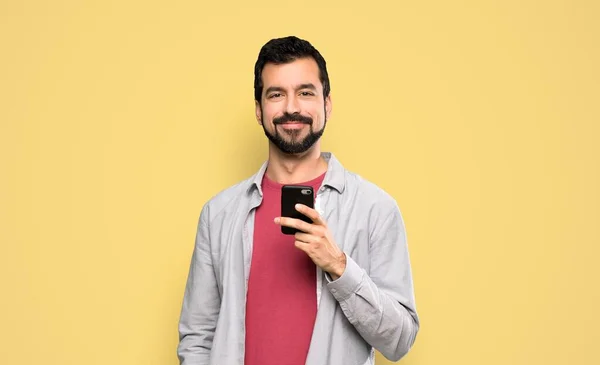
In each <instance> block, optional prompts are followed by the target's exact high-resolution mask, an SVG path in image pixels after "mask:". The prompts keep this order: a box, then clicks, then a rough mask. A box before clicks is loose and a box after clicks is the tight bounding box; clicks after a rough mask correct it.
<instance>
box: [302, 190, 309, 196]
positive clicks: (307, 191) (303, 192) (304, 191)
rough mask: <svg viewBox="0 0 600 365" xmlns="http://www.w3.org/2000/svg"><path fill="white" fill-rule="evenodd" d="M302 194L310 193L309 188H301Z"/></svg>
mask: <svg viewBox="0 0 600 365" xmlns="http://www.w3.org/2000/svg"><path fill="white" fill-rule="evenodd" d="M302 194H304V195H310V189H302Z"/></svg>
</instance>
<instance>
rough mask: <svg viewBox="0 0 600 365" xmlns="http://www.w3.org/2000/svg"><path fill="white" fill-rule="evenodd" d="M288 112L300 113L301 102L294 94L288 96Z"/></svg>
mask: <svg viewBox="0 0 600 365" xmlns="http://www.w3.org/2000/svg"><path fill="white" fill-rule="evenodd" d="M286 112H288V113H289V114H294V113H300V103H299V102H298V98H296V96H295V95H294V94H292V95H290V96H289V97H288V98H287V104H286Z"/></svg>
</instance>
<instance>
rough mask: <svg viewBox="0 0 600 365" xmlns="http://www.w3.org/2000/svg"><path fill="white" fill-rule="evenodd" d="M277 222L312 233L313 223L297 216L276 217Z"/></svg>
mask: <svg viewBox="0 0 600 365" xmlns="http://www.w3.org/2000/svg"><path fill="white" fill-rule="evenodd" d="M275 223H277V224H279V225H282V226H285V227H290V228H296V229H298V230H300V231H302V232H306V233H311V232H312V230H313V228H312V227H313V225H312V224H310V223H306V222H305V221H302V220H300V219H296V218H289V217H277V218H275Z"/></svg>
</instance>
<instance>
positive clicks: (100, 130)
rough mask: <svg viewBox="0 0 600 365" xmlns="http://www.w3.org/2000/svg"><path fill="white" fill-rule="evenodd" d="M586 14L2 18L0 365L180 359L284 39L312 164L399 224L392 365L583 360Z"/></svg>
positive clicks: (591, 136) (288, 12)
mask: <svg viewBox="0 0 600 365" xmlns="http://www.w3.org/2000/svg"><path fill="white" fill-rule="evenodd" d="M599 4H600V3H599V2H598V1H592V0H590V1H573V0H564V1H522V0H521V1H412V2H404V1H396V2H394V1H389V2H380V1H368V2H348V1H303V2H286V1H278V2H263V1H247V2H242V1H239V2H230V1H223V2H214V1H211V2H202V1H169V2H167V1H164V2H149V1H95V2H89V1H88V2H84V1H7V0H3V1H2V2H1V3H0V52H1V57H0V225H1V226H0V227H1V229H0V243H1V246H0V250H1V251H0V260H1V261H0V280H1V282H0V283H1V286H0V288H1V293H2V300H1V302H0V364H52V365H54V364H56V365H58V364H87V365H92V364H103V365H104V364H110V365H120V364H123V365H125V364H127V365H130V364H144V365H151V364H161V365H164V364H171V365H175V364H176V363H177V360H176V355H175V348H176V345H177V320H178V316H179V310H180V303H181V299H182V295H183V289H184V284H185V278H186V275H187V269H188V265H189V260H190V256H191V252H192V248H193V239H194V235H195V230H196V223H197V219H198V214H199V212H200V209H201V207H202V205H203V204H204V203H205V202H206V201H207V200H208V199H209V198H210V197H211V196H213V195H214V194H215V193H217V192H218V191H220V190H221V189H223V188H225V187H227V186H229V185H232V184H234V183H236V182H238V181H240V180H241V179H244V178H246V177H247V176H249V175H250V174H252V173H254V172H255V170H256V169H258V167H259V165H260V163H261V162H262V161H263V160H264V159H265V158H266V138H265V137H264V135H263V132H262V130H261V129H260V127H259V126H257V125H256V122H255V120H254V117H253V108H254V103H253V89H252V82H253V67H254V62H255V60H256V57H257V54H258V51H259V49H260V47H261V46H262V45H263V44H264V43H265V42H266V41H267V40H269V39H271V38H274V37H279V36H285V35H289V34H295V35H298V36H300V37H303V38H306V39H308V40H309V41H311V42H312V43H313V44H314V45H315V46H316V47H317V48H318V49H319V50H320V51H321V52H322V53H323V55H324V56H325V58H326V60H327V62H328V66H329V72H330V77H331V83H332V97H333V102H334V104H333V109H334V111H333V116H332V118H331V120H330V123H329V124H328V127H327V130H326V132H325V136H324V149H325V150H331V151H333V152H334V153H335V154H336V155H337V157H338V158H339V159H340V160H341V162H342V163H343V164H345V166H346V167H347V168H348V169H350V170H352V171H355V172H358V173H359V174H361V175H363V176H364V177H366V178H367V179H370V180H372V181H373V182H375V183H377V184H378V185H379V186H381V187H383V188H384V189H386V190H387V191H388V192H390V193H391V194H392V195H393V196H394V197H395V198H396V199H397V201H398V202H399V204H400V207H401V209H402V212H403V214H404V217H405V221H406V225H407V230H408V239H409V246H410V253H411V258H412V263H413V274H414V280H415V290H416V298H417V308H418V311H419V314H420V316H421V321H422V329H421V332H420V334H419V336H418V338H417V342H416V344H415V347H414V348H413V350H412V351H411V352H410V353H409V355H407V356H406V357H405V358H404V359H403V360H401V363H402V364H407V365H418V364H426V365H438V364H445V365H451V364H461V365H480V364H486V365H493V364H503V365H504V364H519V365H521V364H522V365H529V364H545V365H554V364H599V363H600V353H599V352H598V350H597V346H598V345H597V344H598V340H600V336H599V335H598V328H600V314H598V311H599V307H600V298H599V290H598V287H599V283H598V281H599V280H598V279H600V264H598V263H597V261H598V259H599V254H600V250H599V249H598V245H599V244H600V230H599V228H598V227H599V223H600V197H599V195H600V194H599V190H600V189H599V186H600V161H599V157H600V147H599V143H598V139H599V138H600V127H599V125H598V124H599V123H600V107H599V105H600V103H599V101H600V92H599V90H600V72H599V65H600V21H599V19H600V5H599ZM377 363H378V364H380V365H383V364H389V362H387V361H386V360H385V359H383V358H382V357H379V355H378V359H377Z"/></svg>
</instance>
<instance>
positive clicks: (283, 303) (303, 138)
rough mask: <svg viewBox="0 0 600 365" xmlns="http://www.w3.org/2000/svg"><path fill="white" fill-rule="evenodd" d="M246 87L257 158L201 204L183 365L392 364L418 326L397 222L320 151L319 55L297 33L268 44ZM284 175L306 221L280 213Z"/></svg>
mask: <svg viewBox="0 0 600 365" xmlns="http://www.w3.org/2000/svg"><path fill="white" fill-rule="evenodd" d="M254 93H255V104H256V119H257V121H258V123H259V124H260V125H262V127H263V130H264V133H265V134H266V136H267V137H268V139H269V156H268V160H267V162H265V164H263V166H262V167H261V169H260V170H259V171H258V173H257V174H256V175H254V176H253V177H251V178H249V179H248V180H245V181H243V182H241V183H239V184H237V185H235V186H233V187H230V188H228V189H226V190H224V191H222V192H221V193H219V194H217V195H216V196H215V197H214V198H212V199H211V200H210V201H209V202H208V203H207V204H206V205H205V206H204V208H203V209H202V212H201V214H200V221H199V224H198V231H197V236H196V244H195V248H194V253H193V257H192V262H191V266H190V271H189V276H188V280H187V285H186V290H185V295H184V300H183V308H182V312H181V319H180V323H179V339H180V342H179V346H178V356H179V359H180V361H181V364H183V365H200V364H212V365H226V364H245V365H270V364H277V365H281V364H290V365H295V364H298V365H299V364H308V365H323V364H330V365H363V364H373V363H374V349H377V350H379V351H380V352H381V353H382V354H383V355H384V356H385V357H386V358H388V359H390V360H394V361H396V360H398V359H400V358H401V357H402V356H404V355H405V354H406V353H407V352H408V350H409V349H410V348H411V346H412V344H413V343H414V341H415V337H416V335H417V331H418V329H419V320H418V317H417V313H416V309H415V300H414V294H413V283H412V275H411V269H410V262H409V256H408V250H407V246H406V236H405V230H404V223H403V220H402V217H401V214H400V211H399V209H398V206H397V205H396V202H395V201H394V199H393V198H391V197H390V196H389V195H388V194H386V193H385V192H384V191H382V190H381V189H380V188H378V187H377V186H375V185H374V184H372V183H370V182H368V181H366V180H364V179H362V178H361V177H360V176H358V175H356V174H353V173H351V172H349V171H347V170H345V169H344V168H343V167H342V165H341V164H340V162H339V161H338V160H337V159H336V158H335V157H334V156H333V155H332V154H331V153H322V152H321V148H320V137H321V135H322V134H323V131H324V129H325V125H326V123H327V120H328V118H329V116H330V115H331V107H332V101H331V96H330V86H329V77H328V74H327V68H326V63H325V60H324V59H323V57H322V56H321V54H320V53H319V52H318V51H317V50H316V49H315V48H313V46H312V45H311V44H310V43H308V42H307V41H304V40H301V39H298V38H296V37H286V38H280V39H273V40H271V41H269V42H268V43H267V44H265V45H264V46H263V48H262V49H261V51H260V54H259V56H258V60H257V62H256V65H255V70H254ZM285 184H296V185H309V186H312V187H313V188H314V190H315V194H316V199H315V209H311V208H309V207H307V206H304V205H299V206H297V209H298V211H299V212H301V213H303V214H304V215H306V216H308V217H310V219H311V220H312V223H311V224H309V223H306V222H303V221H301V220H297V219H292V218H288V217H279V215H280V208H281V202H280V199H281V187H282V186H283V185H285ZM281 226H287V227H292V228H297V229H299V230H300V232H298V233H296V234H295V235H284V234H282V233H281Z"/></svg>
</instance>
